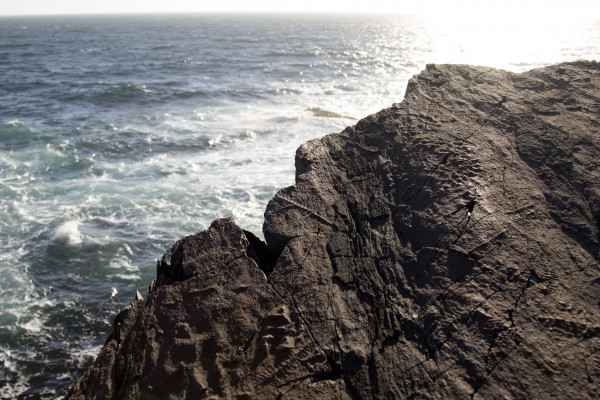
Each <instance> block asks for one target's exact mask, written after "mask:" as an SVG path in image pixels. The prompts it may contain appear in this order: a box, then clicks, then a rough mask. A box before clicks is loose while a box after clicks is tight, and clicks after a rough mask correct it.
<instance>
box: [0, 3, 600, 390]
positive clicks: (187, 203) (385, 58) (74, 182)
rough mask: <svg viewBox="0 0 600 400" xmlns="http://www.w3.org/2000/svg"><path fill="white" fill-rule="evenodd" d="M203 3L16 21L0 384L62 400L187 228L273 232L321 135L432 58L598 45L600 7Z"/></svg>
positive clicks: (3, 129) (4, 45) (3, 73)
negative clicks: (228, 223)
mask: <svg viewBox="0 0 600 400" xmlns="http://www.w3.org/2000/svg"><path fill="white" fill-rule="evenodd" d="M510 22H511V23H507V21H506V20H503V19H502V18H500V17H497V16H494V17H493V18H490V19H488V20H481V19H477V18H471V17H470V16H469V15H466V16H462V17H461V18H460V19H448V18H446V19H445V18H441V17H437V18H425V17H415V16H404V15H286V14H264V15H261V14H249V15H237V14H198V15H176V14H172V15H127V16H125V15H123V16H108V15H106V16H68V17H64V16H63V17H60V16H52V17H1V18H0V215H1V218H0V396H1V397H2V398H22V399H30V398H31V399H37V398H59V397H62V396H64V394H65V393H66V391H67V390H68V388H69V387H70V385H71V384H72V383H73V381H74V379H75V378H77V377H78V376H79V375H80V374H81V372H82V371H83V370H84V369H85V368H88V367H90V366H91V364H92V362H93V360H94V359H95V357H96V355H97V352H98V350H99V348H100V347H101V346H102V345H103V344H104V341H105V340H106V337H107V335H108V334H109V333H110V331H111V328H112V320H113V318H114V316H115V315H116V314H117V313H118V311H119V310H120V309H121V308H123V307H124V306H126V305H127V304H129V303H131V302H132V301H133V300H134V298H135V293H136V290H139V291H140V292H141V293H142V294H143V295H146V294H147V292H148V289H147V288H148V284H149V283H150V281H151V280H152V279H153V278H154V277H155V268H156V259H159V258H161V256H162V254H163V253H164V251H165V250H166V249H167V248H168V247H169V246H170V245H171V244H172V243H174V242H175V241H176V240H177V239H179V238H181V237H183V236H186V235H189V234H193V233H195V232H198V231H200V230H203V229H206V228H207V227H208V226H209V224H210V222H211V221H212V220H214V219H216V218H220V217H226V216H233V217H234V218H235V220H236V221H237V223H238V224H239V225H240V226H242V227H243V228H244V229H246V230H249V231H252V232H254V233H256V234H257V235H259V236H261V235H262V234H261V229H262V218H263V212H264V209H265V207H266V204H267V202H268V200H269V199H270V198H271V197H272V196H273V195H274V194H275V193H276V191H277V190H279V189H281V188H283V187H285V186H289V185H291V184H293V183H294V153H295V149H296V148H297V147H298V146H299V145H300V144H301V143H303V142H305V141H307V140H310V139H312V138H315V137H320V136H323V135H326V134H328V133H332V132H339V131H341V130H342V129H343V128H344V127H346V126H348V125H352V124H354V123H355V119H354V118H362V117H365V116H367V115H369V114H371V113H373V112H376V111H378V110H380V109H382V108H385V107H389V106H390V105H391V104H392V103H394V102H400V101H401V100H402V98H403V94H404V91H405V88H406V83H407V81H408V79H409V78H410V77H411V76H412V75H414V74H416V73H418V72H419V71H420V70H422V69H424V67H425V65H426V64H427V63H432V62H436V63H469V64H477V65H487V66H490V67H498V68H505V69H508V70H511V71H517V72H518V71H524V70H528V69H531V68H534V67H539V66H543V65H549V64H554V63H557V62H562V61H572V60H577V59H592V60H599V59H600V20H598V19H596V20H594V19H585V20H578V21H574V20H573V21H571V20H558V19H545V18H540V20H539V21H537V22H535V23H532V21H531V20H528V19H526V18H522V19H519V18H516V19H514V20H511V21H510Z"/></svg>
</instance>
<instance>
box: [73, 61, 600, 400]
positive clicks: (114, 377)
mask: <svg viewBox="0 0 600 400" xmlns="http://www.w3.org/2000/svg"><path fill="white" fill-rule="evenodd" d="M264 236H265V239H266V242H267V244H265V243H263V242H261V241H260V240H259V239H258V238H256V237H255V236H254V235H252V234H251V233H249V232H246V231H244V230H242V229H241V228H240V227H238V226H237V225H236V224H235V223H234V222H233V220H232V219H221V220H217V221H215V222H214V223H213V224H212V225H211V227H210V228H209V229H208V230H207V231H204V232H200V233H198V234H195V235H192V236H189V237H186V238H184V239H182V240H180V241H178V242H177V243H175V244H174V245H173V246H172V247H171V248H170V249H169V250H168V251H167V252H166V253H165V255H164V256H163V258H162V260H161V261H160V262H159V265H158V271H157V280H156V281H154V282H153V284H152V287H151V291H150V294H149V295H148V296H147V298H145V299H140V300H137V301H135V302H134V303H133V304H132V305H131V306H130V307H128V308H127V309H125V310H123V311H121V313H120V314H119V315H118V316H117V317H116V319H115V322H114V330H113V332H112V334H111V335H110V336H109V338H108V340H107V342H106V345H105V346H104V347H103V348H102V350H101V352H100V354H99V356H98V358H97V360H96V362H95V364H94V365H93V367H92V368H91V369H89V370H88V371H86V372H85V373H84V374H83V376H82V377H81V378H80V379H79V380H78V381H77V382H76V383H75V385H74V386H73V387H72V389H71V391H70V392H69V393H68V395H67V398H68V399H80V398H89V399H116V398H148V399H155V398H156V399H167V398H172V399H179V398H189V399H192V398H193V399H195V398H242V399H243V398H246V399H250V398H253V399H273V398H279V399H283V398H290V399H315V398H337V399H359V398H360V399H371V398H408V399H417V398H418V399H442V398H443V399H449V398H451V399H464V398H472V399H489V398H536V399H543V398H579V399H584V398H599V397H600V263H599V260H600V65H599V64H598V63H596V62H575V63H569V64H561V65H556V66H551V67H546V68H540V69H535V70H531V71H528V72H525V73H522V74H515V73H510V72H506V71H501V70H496V69H491V68H483V67H472V66H465V65H428V66H427V69H426V70H425V71H423V72H422V73H420V74H418V75H416V76H415V77H413V78H412V79H411V80H410V81H409V84H408V88H407V92H406V96H405V99H404V100H403V101H402V102H401V103H399V104H394V105H393V106H392V107H390V108H388V109H385V110H383V111H381V112H379V113H377V114H374V115H371V116H369V117H367V118H365V119H362V120H360V121H358V123H357V124H356V125H355V126H353V127H348V128H346V129H345V130H344V131H343V132H341V133H337V134H331V135H328V136H325V137H323V138H321V139H315V140H312V141H310V142H308V143H306V144H304V145H302V146H301V147H300V148H299V149H298V151H297V154H296V184H295V185H294V186H291V187H288V188H285V189H283V190H281V191H280V192H279V193H277V195H276V196H275V197H274V198H273V199H272V200H271V202H270V203H269V205H268V206H267V210H266V212H265V223H264Z"/></svg>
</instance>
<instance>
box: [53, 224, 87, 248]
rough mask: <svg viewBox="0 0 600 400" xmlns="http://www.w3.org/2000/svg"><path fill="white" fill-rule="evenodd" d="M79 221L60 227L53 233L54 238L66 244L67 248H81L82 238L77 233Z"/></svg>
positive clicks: (79, 233)
mask: <svg viewBox="0 0 600 400" xmlns="http://www.w3.org/2000/svg"><path fill="white" fill-rule="evenodd" d="M80 225H81V222H80V221H77V220H71V221H67V222H65V223H63V224H62V225H60V226H59V227H58V228H57V229H56V232H55V233H54V238H55V239H56V240H59V241H63V242H66V243H67V244H68V245H69V246H81V244H82V243H83V236H82V234H81V232H80V231H79V226H80Z"/></svg>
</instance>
